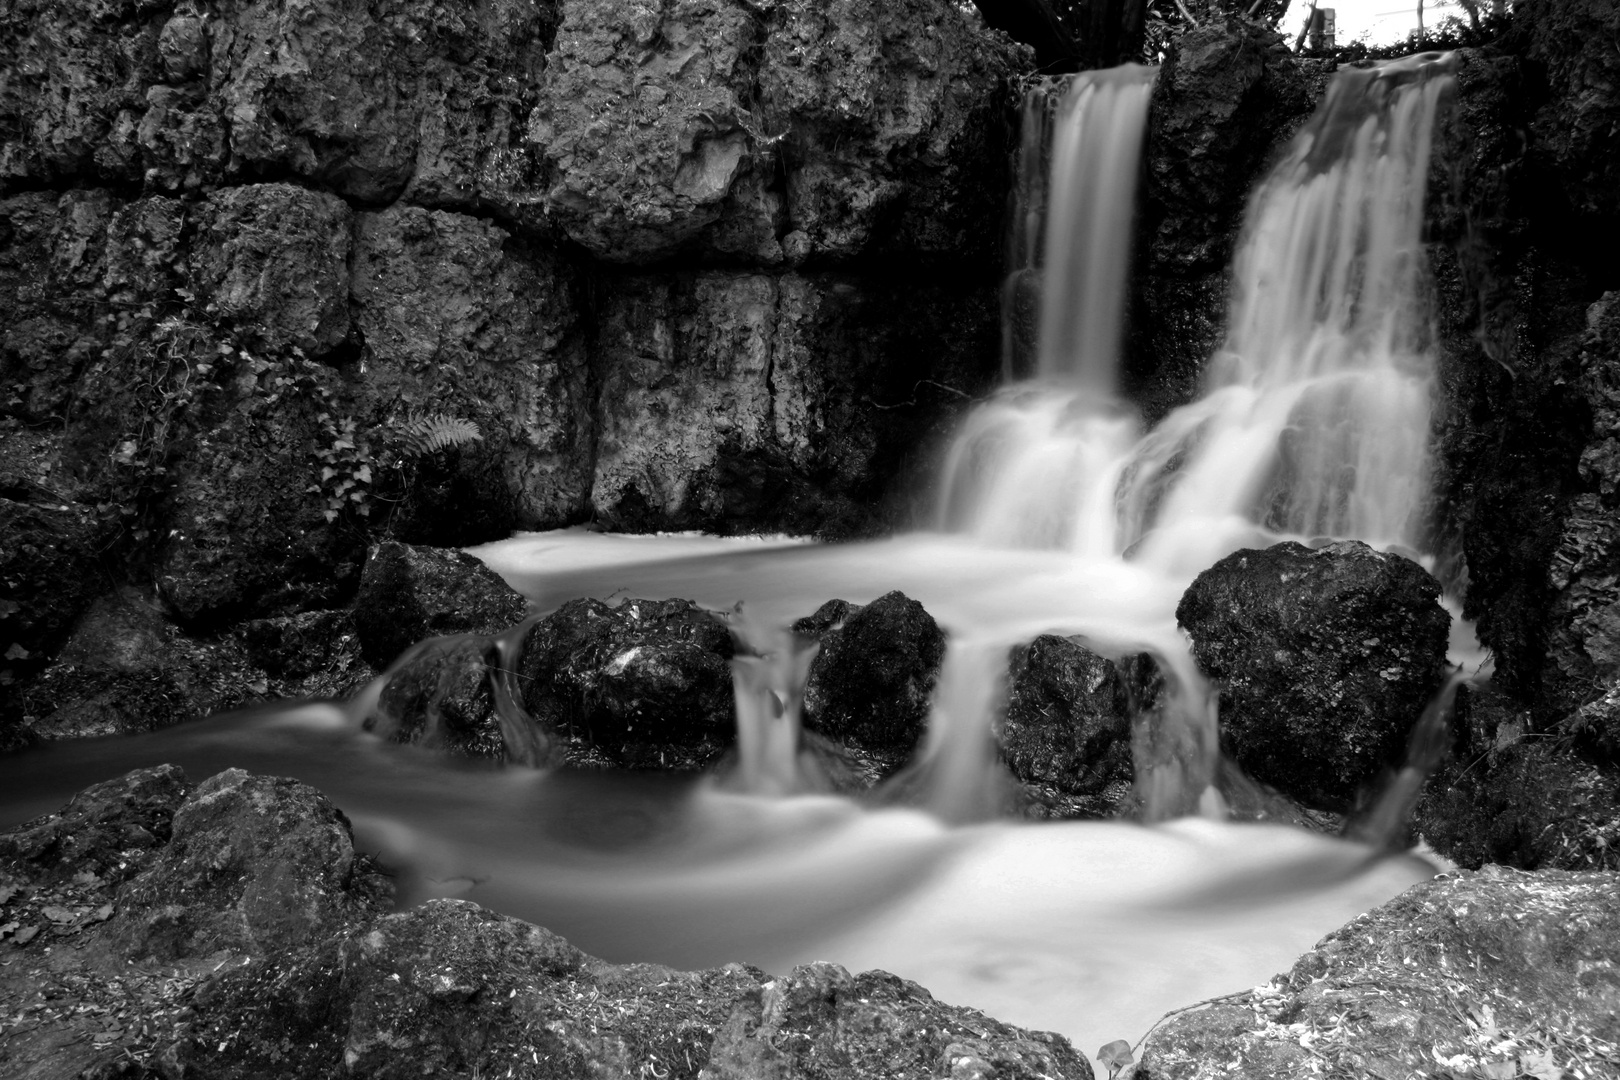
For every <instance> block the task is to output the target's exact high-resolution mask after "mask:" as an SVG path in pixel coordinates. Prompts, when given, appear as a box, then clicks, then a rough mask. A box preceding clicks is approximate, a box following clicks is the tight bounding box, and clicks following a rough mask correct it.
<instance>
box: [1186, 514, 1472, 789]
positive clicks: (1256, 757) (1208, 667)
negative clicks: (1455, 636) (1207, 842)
mask: <svg viewBox="0 0 1620 1080" xmlns="http://www.w3.org/2000/svg"><path fill="white" fill-rule="evenodd" d="M1439 597H1440V587H1439V584H1438V583H1437V582H1435V580H1434V579H1433V578H1431V577H1430V576H1429V575H1428V574H1427V573H1426V572H1425V571H1424V570H1423V568H1422V567H1420V566H1418V565H1417V564H1416V563H1414V562H1411V561H1410V560H1408V559H1403V558H1401V557H1400V556H1398V555H1386V554H1381V553H1379V552H1376V551H1374V550H1372V549H1371V548H1369V547H1367V546H1366V545H1365V544H1360V543H1354V542H1351V543H1338V544H1333V545H1330V546H1328V547H1325V548H1318V549H1315V550H1312V549H1310V548H1306V547H1304V546H1303V545H1300V544H1296V543H1291V542H1290V543H1284V544H1278V545H1276V546H1275V547H1271V548H1266V549H1264V550H1259V551H1254V550H1250V551H1239V552H1236V553H1234V554H1232V555H1228V556H1227V557H1226V558H1224V559H1222V560H1221V561H1220V562H1218V563H1216V564H1215V565H1214V566H1212V567H1210V569H1208V570H1206V571H1204V572H1203V573H1202V574H1200V575H1198V577H1197V578H1196V579H1195V580H1194V581H1193V584H1192V585H1191V587H1189V588H1188V590H1187V591H1186V593H1185V594H1183V596H1182V598H1181V603H1180V604H1179V605H1178V606H1177V608H1176V621H1177V622H1178V623H1179V624H1180V626H1181V627H1182V629H1183V630H1185V631H1186V632H1187V633H1188V635H1190V636H1191V638H1192V642H1193V658H1194V659H1195V660H1196V661H1197V662H1198V666H1199V668H1200V669H1201V670H1202V671H1203V672H1204V674H1205V675H1207V676H1208V677H1209V678H1210V679H1211V680H1212V681H1213V682H1214V683H1216V685H1217V686H1219V688H1220V691H1221V706H1220V708H1221V747H1222V749H1223V751H1225V752H1226V753H1227V754H1229V755H1230V756H1231V757H1232V758H1233V759H1234V760H1235V761H1237V763H1238V764H1239V765H1240V766H1242V767H1243V769H1244V770H1245V771H1247V772H1249V773H1251V774H1252V775H1254V776H1255V777H1256V778H1257V779H1259V780H1261V781H1263V782H1265V783H1268V784H1271V785H1273V786H1275V787H1277V788H1278V789H1280V790H1282V791H1283V792H1284V793H1286V794H1288V795H1291V796H1293V797H1294V798H1297V799H1299V800H1300V801H1301V802H1303V803H1305V804H1306V805H1308V806H1316V807H1320V808H1323V809H1331V810H1343V809H1346V808H1348V807H1349V806H1350V805H1351V804H1352V803H1353V802H1354V800H1355V799H1356V796H1357V794H1358V793H1359V792H1360V791H1361V790H1362V788H1363V786H1364V785H1366V784H1368V783H1369V782H1370V781H1373V780H1374V779H1376V778H1377V777H1378V775H1379V773H1380V771H1381V770H1382V769H1384V768H1386V767H1388V766H1391V765H1393V764H1395V763H1396V762H1397V761H1398V760H1399V759H1400V757H1401V755H1402V752H1403V751H1404V750H1405V748H1406V744H1407V735H1408V732H1409V731H1410V729H1411V727H1412V725H1413V723H1415V722H1416V721H1417V719H1418V717H1419V716H1420V715H1421V714H1422V712H1423V708H1424V706H1425V705H1427V704H1428V702H1429V699H1430V698H1431V697H1432V696H1433V695H1434V694H1435V693H1436V692H1437V691H1438V690H1439V689H1440V680H1441V674H1442V670H1443V668H1444V665H1445V657H1446V639H1447V634H1448V631H1449V627H1450V623H1451V617H1450V616H1449V615H1448V614H1447V613H1446V611H1445V609H1443V608H1442V607H1440V604H1439Z"/></svg>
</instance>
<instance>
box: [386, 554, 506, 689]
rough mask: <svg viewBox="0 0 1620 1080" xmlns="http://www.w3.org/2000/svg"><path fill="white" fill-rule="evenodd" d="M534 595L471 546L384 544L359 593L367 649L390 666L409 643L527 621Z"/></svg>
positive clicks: (485, 631)
mask: <svg viewBox="0 0 1620 1080" xmlns="http://www.w3.org/2000/svg"><path fill="white" fill-rule="evenodd" d="M528 608H529V605H528V602H527V601H526V600H524V599H523V597H522V596H520V595H519V594H518V593H516V592H515V591H513V589H512V587H511V586H510V585H508V584H507V583H506V582H505V581H503V580H502V579H501V577H500V575H499V574H497V573H495V571H493V570H491V569H490V568H489V567H487V566H485V565H484V564H483V563H481V562H479V561H478V560H477V559H476V558H474V557H473V556H471V555H468V554H467V553H466V552H464V551H454V550H450V549H446V548H429V547H414V546H412V545H409V544H400V543H395V542H393V541H388V542H386V543H383V544H380V545H378V547H377V549H376V550H375V551H373V552H372V553H371V557H370V558H368V559H367V560H366V570H365V574H364V575H363V576H362V578H361V580H360V592H359V594H358V595H357V596H356V597H355V603H354V625H355V629H356V630H357V631H358V632H359V634H360V651H361V655H363V656H364V657H365V658H366V660H367V662H368V663H370V664H371V665H372V666H373V667H375V668H379V669H381V668H385V667H387V666H388V665H389V664H392V663H393V662H394V660H395V659H396V658H397V657H398V656H399V654H400V653H402V652H403V651H404V650H406V649H408V648H410V647H411V646H412V645H415V644H416V643H417V642H419V641H421V640H423V639H424V638H427V637H430V636H434V635H439V634H496V633H499V632H500V631H502V630H506V629H509V628H510V627H513V626H515V625H517V624H518V623H519V622H520V621H522V619H523V616H524V615H525V614H527V612H528Z"/></svg>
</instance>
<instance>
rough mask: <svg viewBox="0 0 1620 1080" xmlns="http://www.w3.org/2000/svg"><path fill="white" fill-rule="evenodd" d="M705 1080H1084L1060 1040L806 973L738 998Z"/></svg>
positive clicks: (869, 983)
mask: <svg viewBox="0 0 1620 1080" xmlns="http://www.w3.org/2000/svg"><path fill="white" fill-rule="evenodd" d="M703 1075H704V1076H705V1077H707V1078H710V1080H754V1078H757V1077H764V1076H770V1077H784V1078H786V1077H795V1078H797V1077H804V1078H806V1080H808V1078H810V1077H816V1078H818V1080H819V1078H825V1080H864V1078H866V1077H874V1076H949V1077H964V1078H966V1077H983V1078H986V1080H988V1078H990V1077H996V1078H998V1080H1041V1078H1043V1077H1044V1078H1050V1080H1059V1078H1072V1080H1091V1078H1092V1071H1091V1064H1090V1063H1089V1062H1088V1061H1087V1060H1086V1059H1085V1058H1084V1057H1083V1056H1081V1055H1080V1054H1077V1053H1076V1052H1075V1050H1074V1048H1073V1047H1072V1046H1070V1045H1069V1041H1068V1040H1067V1039H1065V1038H1063V1036H1061V1035H1054V1034H1051V1033H1050V1032H1045V1031H1026V1030H1023V1029H1021V1028H1015V1027H1013V1026H1011V1025H1010V1024H1003V1023H1001V1022H1000V1021H997V1020H993V1019H991V1018H990V1017H988V1016H985V1015H984V1014H983V1013H980V1012H976V1011H974V1010H973V1009H965V1008H960V1007H955V1006H950V1005H944V1004H941V1003H940V1002H937V1001H935V1000H934V998H933V996H932V995H931V994H929V992H928V991H927V990H925V989H923V988H922V987H921V986H918V985H917V984H916V983H914V982H908V981H907V980H905V979H901V978H899V977H897V976H894V975H890V974H889V973H887V972H884V971H866V972H862V973H861V974H859V975H851V974H850V973H849V972H848V971H846V970H845V969H843V968H842V967H839V966H838V965H837V964H828V963H819V964H806V965H804V966H803V967H797V968H794V969H793V971H792V973H791V974H789V975H788V976H787V977H786V978H781V979H775V980H772V981H771V982H769V983H766V984H765V985H764V987H762V988H761V989H760V990H759V991H758V992H756V993H753V994H749V995H747V996H745V997H744V998H743V999H742V1000H741V1001H740V1002H739V1003H738V1005H737V1007H736V1009H735V1010H734V1011H733V1012H732V1014H731V1019H730V1020H729V1021H728V1022H727V1023H726V1026H725V1028H724V1029H722V1030H721V1031H720V1032H719V1034H718V1035H716V1036H715V1040H714V1046H713V1048H712V1049H711V1050H710V1059H709V1066H708V1068H707V1069H705V1070H704V1074H703Z"/></svg>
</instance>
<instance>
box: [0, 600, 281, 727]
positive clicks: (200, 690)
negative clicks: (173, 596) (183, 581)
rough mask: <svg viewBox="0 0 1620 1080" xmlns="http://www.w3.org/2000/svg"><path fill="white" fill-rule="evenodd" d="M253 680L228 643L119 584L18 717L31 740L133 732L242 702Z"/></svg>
mask: <svg viewBox="0 0 1620 1080" xmlns="http://www.w3.org/2000/svg"><path fill="white" fill-rule="evenodd" d="M255 685H256V686H257V687H258V691H259V692H260V693H262V692H263V691H264V690H265V689H266V687H265V685H264V684H263V682H262V675H261V674H260V673H259V672H258V671H257V670H256V669H254V668H253V667H252V665H251V664H249V662H248V660H247V658H246V657H245V656H244V655H243V653H242V652H241V650H240V649H238V648H237V647H236V646H235V645H234V643H232V642H229V641H198V640H194V639H192V638H189V637H187V636H185V635H184V634H183V633H181V631H180V629H179V628H178V627H177V626H175V625H174V623H172V622H170V621H169V620H168V619H167V618H165V617H164V615H163V613H162V612H161V611H160V610H158V608H157V607H156V605H154V604H153V602H152V601H151V600H150V599H149V598H148V597H146V596H144V595H142V594H141V593H140V592H139V591H138V590H135V589H133V588H130V587H127V586H126V587H125V588H123V589H120V590H118V591H117V592H112V593H109V594H107V595H106V596H104V597H101V598H100V599H98V600H96V601H95V602H94V603H93V604H91V605H90V607H89V608H88V610H86V611H85V613H84V615H83V617H81V618H80V619H79V621H78V622H77V623H76V624H75V625H74V628H73V633H72V635H71V636H70V637H69V638H68V641H67V644H66V645H64V646H63V648H62V651H61V653H60V654H59V655H58V656H57V658H56V661H55V662H54V663H53V664H51V666H50V667H48V668H46V669H45V670H44V671H43V672H41V673H40V676H39V678H38V679H37V680H36V681H34V682H33V683H32V684H30V685H28V686H27V687H26V688H24V689H23V691H22V692H21V694H20V695H19V698H20V700H19V704H18V716H19V719H20V721H21V726H22V728H23V730H25V731H26V732H27V733H28V734H29V736H31V737H32V738H36V739H47V740H50V739H78V738H89V737H93V736H101V735H125V734H136V733H139V732H145V731H153V730H156V729H158V728H164V727H169V726H171V725H173V724H178V723H181V722H182V721H185V720H196V719H199V718H201V717H204V716H209V715H211V714H213V713H216V712H221V711H224V710H226V709H231V708H235V707H238V706H240V705H243V704H246V703H248V702H251V701H253V700H255V697H256V695H255V692H254V689H253V688H254V686H255Z"/></svg>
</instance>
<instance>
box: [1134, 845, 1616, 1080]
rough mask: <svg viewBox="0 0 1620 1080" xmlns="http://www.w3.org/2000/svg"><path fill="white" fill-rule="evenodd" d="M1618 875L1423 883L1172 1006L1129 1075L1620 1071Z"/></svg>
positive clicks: (1511, 874)
mask: <svg viewBox="0 0 1620 1080" xmlns="http://www.w3.org/2000/svg"><path fill="white" fill-rule="evenodd" d="M1616 888H1620V875H1615V874H1612V873H1584V874H1574V873H1563V872H1558V871H1547V872H1543V873H1539V874H1526V873H1521V872H1518V871H1514V870H1509V869H1506V868H1503V867H1489V868H1487V869H1485V870H1483V871H1481V872H1479V873H1477V874H1472V873H1462V874H1459V875H1450V876H1441V877H1439V878H1436V879H1435V880H1434V881H1432V882H1425V883H1423V884H1421V885H1417V886H1415V887H1413V888H1412V889H1410V890H1408V891H1407V892H1406V893H1405V894H1404V895H1402V896H1400V897H1397V898H1396V899H1395V900H1392V901H1390V902H1389V903H1388V904H1385V905H1384V906H1383V907H1381V908H1378V909H1376V910H1375V911H1372V912H1370V913H1368V914H1366V915H1363V916H1361V917H1360V918H1358V919H1356V920H1355V921H1354V922H1351V923H1350V924H1349V925H1347V926H1345V927H1344V928H1343V929H1340V930H1337V931H1335V932H1334V933H1332V934H1329V935H1328V936H1327V937H1326V938H1324V939H1323V940H1322V941H1321V942H1320V943H1319V944H1318V945H1317V946H1316V948H1314V949H1312V950H1311V951H1310V952H1308V953H1306V954H1305V955H1304V956H1302V957H1300V959H1299V961H1298V962H1297V963H1296V964H1295V965H1294V967H1293V969H1292V970H1291V971H1289V972H1288V973H1286V974H1284V975H1281V976H1279V977H1278V978H1277V979H1276V980H1274V981H1273V983H1272V984H1270V985H1267V986H1263V987H1259V988H1257V989H1256V990H1254V991H1252V992H1250V993H1246V994H1241V995H1234V996H1233V997H1231V998H1227V999H1222V1000H1221V1001H1218V1002H1216V1003H1213V1004H1211V1005H1209V1006H1208V1007H1207V1008H1203V1009H1200V1010H1198V1011H1193V1012H1187V1013H1183V1014H1180V1015H1178V1016H1176V1017H1174V1018H1172V1019H1171V1020H1169V1021H1168V1022H1167V1023H1166V1024H1165V1025H1164V1026H1163V1027H1161V1028H1159V1029H1158V1030H1157V1031H1155V1032H1154V1033H1153V1034H1152V1035H1151V1036H1150V1037H1149V1038H1148V1041H1147V1044H1146V1046H1145V1047H1144V1048H1143V1050H1142V1055H1141V1058H1142V1059H1141V1062H1140V1063H1139V1064H1138V1065H1137V1066H1135V1069H1134V1072H1132V1073H1130V1074H1128V1075H1129V1076H1130V1078H1131V1080H1214V1078H1216V1077H1227V1076H1232V1075H1234V1074H1237V1075H1242V1076H1244V1077H1248V1078H1253V1080H1271V1078H1276V1080H1283V1078H1293V1077H1298V1076H1307V1075H1315V1074H1317V1073H1319V1072H1321V1073H1326V1074H1328V1075H1353V1076H1391V1077H1393V1076H1410V1075H1414V1074H1420V1075H1438V1076H1448V1077H1493V1076H1501V1077H1515V1076H1532V1077H1556V1076H1566V1075H1571V1074H1573V1075H1576V1076H1582V1075H1584V1076H1610V1075H1614V1072H1615V1070H1616V1069H1617V1068H1620V1045H1617V1044H1620V1027H1617V1026H1616V1021H1615V1017H1616V1016H1617V1015H1620V906H1617V905H1616V904H1615V902H1614V897H1615V890H1616ZM1436 1064H1438V1065H1439V1070H1438V1071H1436ZM1565 1070H1569V1071H1568V1072H1566V1071H1565Z"/></svg>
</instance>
